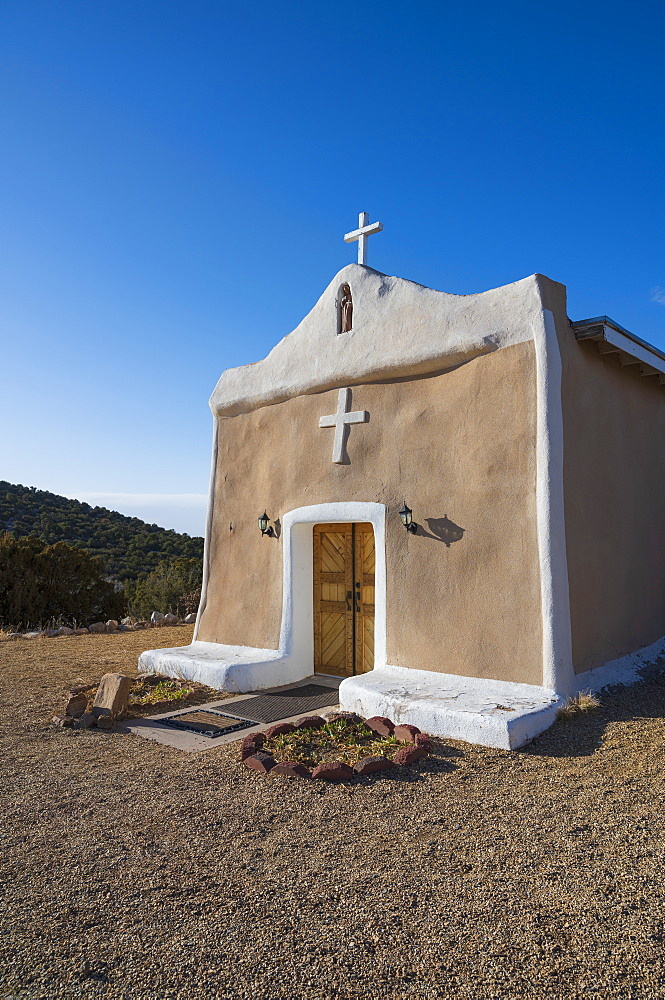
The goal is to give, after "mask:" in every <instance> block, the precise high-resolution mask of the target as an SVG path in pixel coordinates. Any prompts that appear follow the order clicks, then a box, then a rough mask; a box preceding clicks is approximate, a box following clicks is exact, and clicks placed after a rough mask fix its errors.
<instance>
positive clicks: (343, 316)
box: [339, 284, 353, 333]
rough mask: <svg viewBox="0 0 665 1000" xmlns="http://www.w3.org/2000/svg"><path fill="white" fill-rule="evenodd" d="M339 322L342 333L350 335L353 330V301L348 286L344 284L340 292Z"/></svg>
mask: <svg viewBox="0 0 665 1000" xmlns="http://www.w3.org/2000/svg"><path fill="white" fill-rule="evenodd" d="M339 320H340V322H339V332H340V333H348V332H349V330H352V329H353V299H352V298H351V289H350V288H349V286H348V285H347V284H343V285H342V287H341V288H340V290H339Z"/></svg>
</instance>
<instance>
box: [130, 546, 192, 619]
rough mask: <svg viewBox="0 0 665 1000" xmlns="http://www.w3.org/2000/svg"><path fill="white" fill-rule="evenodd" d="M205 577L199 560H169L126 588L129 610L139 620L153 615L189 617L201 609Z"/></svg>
mask: <svg viewBox="0 0 665 1000" xmlns="http://www.w3.org/2000/svg"><path fill="white" fill-rule="evenodd" d="M201 576H202V569H201V561H200V560H199V559H171V560H165V561H164V562H161V563H160V564H159V566H157V567H156V568H155V569H154V570H153V571H152V573H148V575H147V576H145V577H143V579H141V580H138V582H137V583H135V584H131V583H128V584H126V586H125V594H126V598H127V604H128V607H129V610H130V612H131V613H132V614H133V615H136V616H137V617H138V618H146V617H147V616H148V615H150V614H151V612H153V611H161V612H162V614H163V613H165V612H166V611H171V612H172V613H173V614H176V615H180V616H181V617H183V616H184V615H188V614H190V612H193V611H196V609H197V608H198V606H199V601H200V600H201Z"/></svg>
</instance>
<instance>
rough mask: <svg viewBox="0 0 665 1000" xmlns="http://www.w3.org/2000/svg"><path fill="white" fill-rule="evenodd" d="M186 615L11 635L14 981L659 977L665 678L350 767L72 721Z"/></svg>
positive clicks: (605, 993)
mask: <svg viewBox="0 0 665 1000" xmlns="http://www.w3.org/2000/svg"><path fill="white" fill-rule="evenodd" d="M190 635H191V630H190V629H185V628H178V629H159V630H158V629H153V630H151V631H150V632H147V633H146V632H142V633H126V634H115V635H102V636H82V637H71V638H60V639H50V640H49V639H35V640H31V641H25V640H20V641H0V686H1V690H2V713H1V723H2V726H1V739H2V762H1V765H0V791H1V793H2V818H1V820H0V823H1V825H0V877H1V880H2V896H3V902H2V907H1V909H0V933H1V937H0V997H1V998H2V1000H10V998H11V1000H18V998H21V1000H23V998H30V1000H38V998H45V1000H47V998H48V1000H51V998H61V997H63V998H64V997H67V998H86V1000H87V998H97V997H103V998H108V1000H112V998H124V1000H170V998H174V1000H175V998H178V1000H180V998H182V1000H184V998H188V1000H204V998H206V1000H208V998H220V1000H221V998H224V1000H227V998H228V1000H231V998H243V1000H244V998H247V1000H250V998H251V1000H278V998H280V1000H281V998H297V1000H300V998H303V1000H310V998H312V1000H314V998H341V1000H347V998H348V1000H352V998H353V1000H355V998H361V997H362V998H374V997H376V998H379V1000H402V998H413V1000H421V998H422V1000H425V998H427V1000H429V998H432V1000H434V998H436V1000H439V998H446V1000H447V998H451V1000H452V998H466V997H472V998H477V1000H494V998H524V1000H526V998H528V1000H534V998H538V1000H539V998H542V997H548V998H549V997H553V998H577V997H579V998H582V997H584V998H587V1000H591V998H593V1000H606V998H616V997H619V998H625V1000H629V998H630V1000H633V998H652V997H653V998H663V997H665V952H664V947H665V876H664V867H663V861H664V854H665V808H664V806H665V727H664V724H663V719H664V717H665V682H664V681H663V678H662V677H661V678H655V679H652V680H651V681H650V682H649V683H647V684H644V685H640V686H638V687H636V688H633V689H629V690H627V691H626V690H624V691H623V692H620V693H616V694H614V695H612V696H610V695H605V696H604V697H603V707H602V708H601V710H600V711H599V712H598V713H596V714H594V715H591V716H587V717H584V718H582V719H578V720H576V721H571V722H559V723H557V724H556V725H555V726H554V727H553V728H552V729H551V730H550V731H549V732H548V733H545V734H544V735H543V736H542V737H540V738H539V739H538V740H536V741H534V742H533V743H532V744H531V745H530V746H528V747H526V748H524V749H523V750H522V751H519V752H513V753H507V752H501V751H495V750H487V749H482V748H476V747H471V746H468V745H466V744H462V743H453V742H450V741H443V742H441V743H439V745H438V747H437V756H436V757H434V758H432V759H430V760H428V761H425V762H421V763H422V766H421V765H417V766H416V767H414V768H413V769H410V770H407V769H404V770H401V771H400V772H399V773H398V774H395V773H390V772H388V773H386V774H382V775H376V776H373V777H371V778H363V779H357V780H355V781H354V782H352V783H351V784H350V785H348V786H329V785H324V784H323V783H315V782H307V781H303V780H301V781H298V780H295V781H291V780H289V779H280V778H270V777H264V776H261V775H258V774H256V773H251V772H249V771H248V770H247V769H246V768H244V767H243V765H242V764H241V763H239V762H238V760H237V756H236V755H237V745H230V746H227V747H221V748H217V749H215V750H210V751H207V752H205V753H203V754H198V755H186V754H183V753H181V752H180V751H177V750H175V749H172V748H169V747H164V746H160V745H158V744H155V743H153V742H150V741H148V740H143V739H140V738H139V737H137V736H132V735H123V734H121V733H108V734H106V733H96V732H95V731H94V730H93V731H90V732H73V731H70V730H61V729H56V728H55V726H54V725H53V724H52V723H51V721H50V720H51V716H52V715H53V714H54V712H55V711H58V710H61V709H62V701H63V694H62V689H63V687H65V686H67V685H69V684H70V683H73V682H79V683H82V682H92V681H95V680H97V679H98V678H99V677H100V676H101V674H102V673H104V672H105V671H109V670H121V671H123V672H135V665H136V657H137V655H138V653H139V652H140V651H141V650H142V649H143V648H145V647H147V646H156V645H163V646H171V645H180V644H184V643H187V642H188V641H189V639H190Z"/></svg>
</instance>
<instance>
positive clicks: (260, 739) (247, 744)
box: [240, 733, 266, 760]
mask: <svg viewBox="0 0 665 1000" xmlns="http://www.w3.org/2000/svg"><path fill="white" fill-rule="evenodd" d="M265 741H266V738H265V735H264V734H263V733H250V735H249V736H245V738H244V740H243V741H242V747H241V748H240V756H241V757H242V759H243V760H244V759H245V757H251V756H252V755H253V754H255V753H256V751H257V750H260V749H261V747H262V746H263V744H264V743H265Z"/></svg>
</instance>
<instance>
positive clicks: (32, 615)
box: [0, 532, 125, 628]
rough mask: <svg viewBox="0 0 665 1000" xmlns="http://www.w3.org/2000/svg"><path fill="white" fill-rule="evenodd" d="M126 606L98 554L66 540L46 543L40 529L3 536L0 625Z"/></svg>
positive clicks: (107, 614)
mask: <svg viewBox="0 0 665 1000" xmlns="http://www.w3.org/2000/svg"><path fill="white" fill-rule="evenodd" d="M124 610H125V598H124V595H123V594H122V593H121V592H118V591H117V590H116V588H115V586H114V584H113V583H111V582H110V581H109V580H106V579H105V578H104V576H103V566H102V563H101V561H100V560H98V559H96V558H95V557H94V556H90V555H88V553H87V552H83V551H82V550H81V549H78V548H74V546H72V545H68V544H67V543H66V542H56V543H55V544H54V545H45V544H44V542H43V541H42V540H41V539H40V538H38V537H37V536H36V535H26V536H24V537H23V538H14V537H13V536H12V535H10V534H9V533H8V532H7V533H5V534H3V535H2V536H0V625H3V626H4V625H7V626H11V627H13V628H21V627H23V628H30V627H34V626H37V625H42V624H45V623H46V622H49V621H59V622H66V623H68V624H74V623H77V622H91V621H95V620H96V619H100V618H102V619H103V618H111V617H120V616H121V615H122V614H123V613H124Z"/></svg>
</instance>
